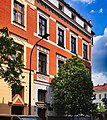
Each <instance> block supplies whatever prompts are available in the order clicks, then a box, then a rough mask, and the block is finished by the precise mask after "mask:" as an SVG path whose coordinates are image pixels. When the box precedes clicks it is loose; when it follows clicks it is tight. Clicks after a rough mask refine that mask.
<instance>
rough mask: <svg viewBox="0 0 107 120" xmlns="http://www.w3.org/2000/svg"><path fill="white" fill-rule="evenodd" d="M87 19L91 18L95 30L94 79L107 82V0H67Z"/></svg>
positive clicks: (66, 0)
mask: <svg viewBox="0 0 107 120" xmlns="http://www.w3.org/2000/svg"><path fill="white" fill-rule="evenodd" d="M65 2H67V3H68V4H70V5H71V7H73V8H74V9H75V10H76V11H77V12H78V13H80V14H81V15H82V16H83V17H84V18H85V19H87V20H91V21H92V24H93V28H92V30H93V31H94V32H95V34H96V35H95V36H94V46H93V48H92V81H93V84H94V85H98V84H100V85H101V84H104V83H107V0H65Z"/></svg>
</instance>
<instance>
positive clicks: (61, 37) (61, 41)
mask: <svg viewBox="0 0 107 120" xmlns="http://www.w3.org/2000/svg"><path fill="white" fill-rule="evenodd" d="M58 45H59V46H61V47H64V31H63V30H62V29H60V28H58Z"/></svg>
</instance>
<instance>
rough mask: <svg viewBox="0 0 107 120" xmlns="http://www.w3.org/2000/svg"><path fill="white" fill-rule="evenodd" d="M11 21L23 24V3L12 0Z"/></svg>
mask: <svg viewBox="0 0 107 120" xmlns="http://www.w3.org/2000/svg"><path fill="white" fill-rule="evenodd" d="M13 21H14V22H16V23H18V24H20V25H24V5H22V4H20V3H19V2H17V1H16V0H15V1H14V8H13Z"/></svg>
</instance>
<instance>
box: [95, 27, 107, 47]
mask: <svg viewBox="0 0 107 120" xmlns="http://www.w3.org/2000/svg"><path fill="white" fill-rule="evenodd" d="M103 38H104V39H107V28H105V30H104V34H103V35H99V36H96V37H94V38H93V42H94V45H95V44H96V42H98V41H99V40H101V39H103Z"/></svg>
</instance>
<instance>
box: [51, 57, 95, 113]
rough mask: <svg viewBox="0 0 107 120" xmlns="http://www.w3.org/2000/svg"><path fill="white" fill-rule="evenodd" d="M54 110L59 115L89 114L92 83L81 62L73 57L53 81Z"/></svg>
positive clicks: (91, 99) (92, 97)
mask: <svg viewBox="0 0 107 120" xmlns="http://www.w3.org/2000/svg"><path fill="white" fill-rule="evenodd" d="M53 92H54V109H55V111H56V112H57V113H58V114H60V115H64V114H66V115H77V114H90V112H91V110H92V101H93V99H94V96H93V83H92V81H91V80H90V75H89V74H88V72H87V68H86V66H85V65H84V63H83V61H82V60H81V59H79V58H78V56H77V55H76V56H73V57H72V58H71V59H69V60H67V61H66V63H65V64H64V65H63V66H62V67H61V68H60V69H59V72H58V75H57V76H56V77H55V79H54V80H53Z"/></svg>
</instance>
